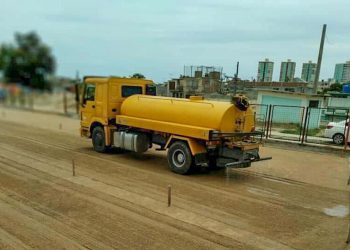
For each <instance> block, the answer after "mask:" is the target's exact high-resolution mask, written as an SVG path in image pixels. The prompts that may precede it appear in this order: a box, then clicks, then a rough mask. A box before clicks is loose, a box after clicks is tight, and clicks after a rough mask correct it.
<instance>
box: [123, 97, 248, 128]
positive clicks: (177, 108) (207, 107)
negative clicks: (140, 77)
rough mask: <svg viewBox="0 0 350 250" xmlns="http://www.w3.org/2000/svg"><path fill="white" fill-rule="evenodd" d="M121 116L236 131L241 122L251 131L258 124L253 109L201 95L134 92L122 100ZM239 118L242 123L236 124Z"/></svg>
mask: <svg viewBox="0 0 350 250" xmlns="http://www.w3.org/2000/svg"><path fill="white" fill-rule="evenodd" d="M121 116H122V117H135V118H140V119H146V120H153V121H159V122H165V123H171V124H181V125H183V126H185V127H191V126H195V127H202V128H209V129H212V130H217V131H221V132H234V131H235V130H236V129H237V128H238V127H241V125H243V126H244V128H243V129H244V132H250V131H251V129H252V126H254V121H253V119H254V114H253V111H252V109H248V110H247V111H245V112H242V111H240V110H239V109H238V108H236V107H235V106H234V105H232V104H231V103H229V102H218V101H208V100H203V99H202V98H199V97H192V98H191V99H179V98H168V97H158V96H146V95H133V96H130V97H128V98H126V99H125V100H124V102H123V103H122V106H121ZM117 118H118V116H117ZM237 121H240V123H239V124H238V123H237V124H236V122H237Z"/></svg>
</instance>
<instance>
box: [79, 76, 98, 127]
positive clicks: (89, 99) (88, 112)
mask: <svg viewBox="0 0 350 250" xmlns="http://www.w3.org/2000/svg"><path fill="white" fill-rule="evenodd" d="M95 90H96V85H95V84H92V83H87V84H86V85H85V87H84V92H83V98H82V104H81V109H80V111H81V113H80V119H81V126H82V127H90V124H91V120H92V118H93V117H94V116H95V113H96V101H95V92H96V91H95Z"/></svg>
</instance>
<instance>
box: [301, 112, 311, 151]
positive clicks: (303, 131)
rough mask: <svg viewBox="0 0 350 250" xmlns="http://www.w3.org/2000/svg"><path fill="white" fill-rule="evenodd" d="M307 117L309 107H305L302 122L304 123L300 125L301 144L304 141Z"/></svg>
mask: <svg viewBox="0 0 350 250" xmlns="http://www.w3.org/2000/svg"><path fill="white" fill-rule="evenodd" d="M308 118H309V107H306V112H305V113H304V122H303V123H304V124H303V127H302V137H301V145H303V144H304V141H305V133H306V123H307V119H308Z"/></svg>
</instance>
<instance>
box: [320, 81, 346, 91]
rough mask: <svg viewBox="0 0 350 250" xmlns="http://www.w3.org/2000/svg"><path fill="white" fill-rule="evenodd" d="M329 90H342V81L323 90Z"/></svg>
mask: <svg viewBox="0 0 350 250" xmlns="http://www.w3.org/2000/svg"><path fill="white" fill-rule="evenodd" d="M328 91H334V92H341V91H342V85H341V84H340V83H333V84H332V85H331V86H329V88H326V89H324V90H323V93H327V92H328Z"/></svg>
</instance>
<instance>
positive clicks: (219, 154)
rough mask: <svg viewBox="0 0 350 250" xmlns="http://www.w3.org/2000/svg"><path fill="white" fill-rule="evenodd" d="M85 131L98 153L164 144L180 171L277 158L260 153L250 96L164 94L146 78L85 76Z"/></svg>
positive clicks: (142, 149)
mask: <svg viewBox="0 0 350 250" xmlns="http://www.w3.org/2000/svg"><path fill="white" fill-rule="evenodd" d="M80 131H81V135H82V136H85V137H89V138H92V144H93V147H94V149H95V150H96V151H97V152H105V151H107V150H108V149H109V148H110V147H117V148H121V149H125V150H129V151H134V152H137V153H143V152H145V151H147V150H148V149H149V148H151V147H153V146H154V145H158V148H157V150H168V152H167V158H168V164H169V167H170V169H171V170H172V171H174V172H176V173H179V174H188V173H190V172H191V171H192V170H193V169H194V167H195V166H204V167H210V168H217V167H235V168H241V167H249V166H250V164H251V162H254V161H260V160H267V159H271V158H270V157H267V158H260V156H259V146H260V141H261V136H262V135H261V132H256V131H255V113H254V112H253V110H252V109H251V108H250V106H249V102H248V100H247V99H246V98H245V97H243V96H236V97H234V98H233V99H232V102H219V101H209V100H205V99H203V97H200V96H191V97H190V98H189V99H182V98H171V97H159V96H155V85H154V84H153V82H152V81H150V80H144V79H135V78H119V77H85V78H84V84H83V94H82V97H81V130H80Z"/></svg>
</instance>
